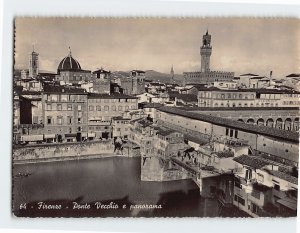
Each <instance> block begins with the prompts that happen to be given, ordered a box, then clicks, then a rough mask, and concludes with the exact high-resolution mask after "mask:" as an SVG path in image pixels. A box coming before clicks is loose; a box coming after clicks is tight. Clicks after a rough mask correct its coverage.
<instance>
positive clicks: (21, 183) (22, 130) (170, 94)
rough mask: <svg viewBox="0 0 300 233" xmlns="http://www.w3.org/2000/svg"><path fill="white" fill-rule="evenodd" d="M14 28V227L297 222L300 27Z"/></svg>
mask: <svg viewBox="0 0 300 233" xmlns="http://www.w3.org/2000/svg"><path fill="white" fill-rule="evenodd" d="M14 27H15V34H14V67H13V77H12V82H13V119H12V121H13V148H12V213H13V215H14V216H16V217H30V218H35V217H52V218H53V217H78V218H81V217H98V218H104V217H148V218H154V217H198V218H203V217H229V218H237V217H247V218H260V217H274V218H275V217H296V216H297V192H298V168H299V107H300V99H299V98H300V73H299V46H300V45H299V41H300V37H299V36H300V31H299V30H300V21H299V19H295V18H246V17H231V18H225V17H223V18H222V17H219V18H210V17H206V18H205V17H204V18H176V17H171V18H158V17H157V18H155V17H150V18H131V17H129V18H122V17H120V18H101V17H96V18H90V17H16V18H15V21H14Z"/></svg>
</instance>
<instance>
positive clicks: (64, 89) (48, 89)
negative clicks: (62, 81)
mask: <svg viewBox="0 0 300 233" xmlns="http://www.w3.org/2000/svg"><path fill="white" fill-rule="evenodd" d="M44 92H45V93H60V94H62V93H70V94H87V93H86V91H85V89H81V88H74V87H68V86H56V85H44Z"/></svg>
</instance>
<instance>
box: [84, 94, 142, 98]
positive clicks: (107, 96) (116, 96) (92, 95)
mask: <svg viewBox="0 0 300 233" xmlns="http://www.w3.org/2000/svg"><path fill="white" fill-rule="evenodd" d="M88 98H89V99H137V97H135V96H131V95H125V94H121V93H112V94H100V93H88Z"/></svg>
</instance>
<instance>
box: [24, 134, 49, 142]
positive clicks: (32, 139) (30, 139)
mask: <svg viewBox="0 0 300 233" xmlns="http://www.w3.org/2000/svg"><path fill="white" fill-rule="evenodd" d="M43 139H44V135H23V136H21V141H25V142H35V141H43Z"/></svg>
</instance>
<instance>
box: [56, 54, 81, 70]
mask: <svg viewBox="0 0 300 233" xmlns="http://www.w3.org/2000/svg"><path fill="white" fill-rule="evenodd" d="M64 70H70V71H79V70H81V66H80V64H79V62H78V61H77V60H76V59H74V58H73V57H72V54H71V52H70V53H69V55H68V56H66V57H65V58H64V59H62V60H61V62H60V63H59V65H58V68H57V71H58V72H60V71H64Z"/></svg>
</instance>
